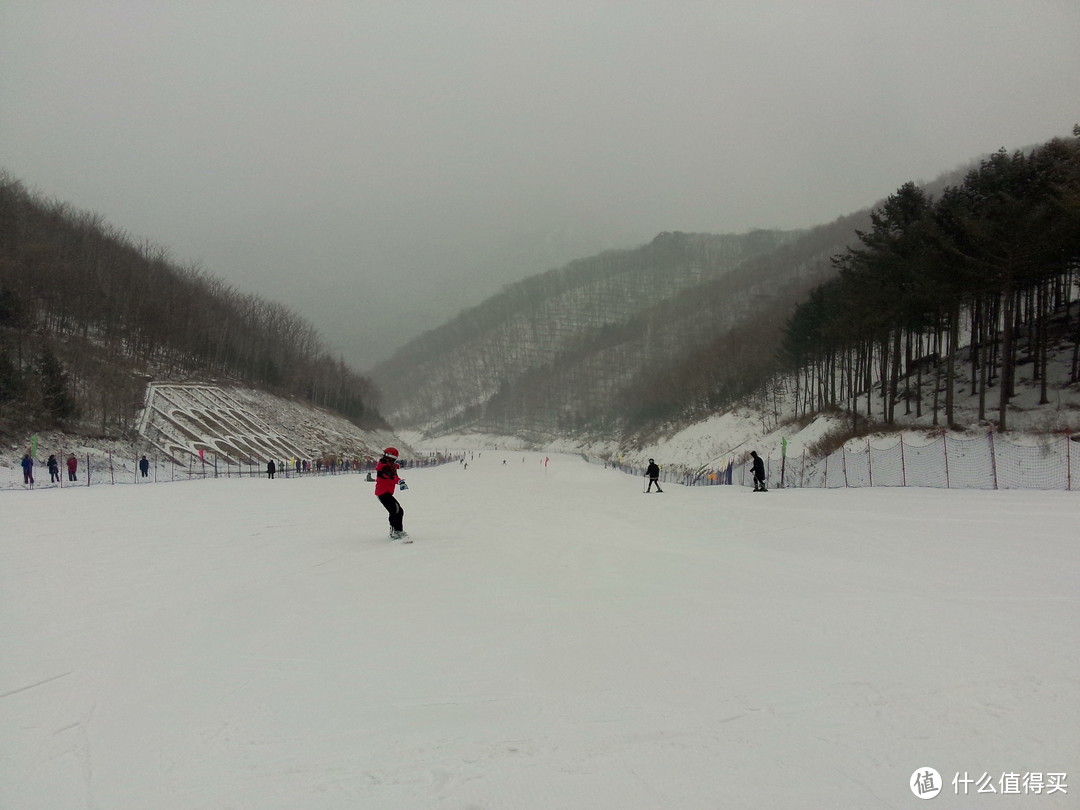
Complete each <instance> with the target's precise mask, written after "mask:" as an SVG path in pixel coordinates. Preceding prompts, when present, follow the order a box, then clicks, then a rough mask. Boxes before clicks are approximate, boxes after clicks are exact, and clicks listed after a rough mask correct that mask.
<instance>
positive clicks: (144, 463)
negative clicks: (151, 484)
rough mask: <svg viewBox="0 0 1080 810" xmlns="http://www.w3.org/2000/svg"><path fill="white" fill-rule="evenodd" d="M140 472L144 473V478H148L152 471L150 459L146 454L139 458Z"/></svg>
mask: <svg viewBox="0 0 1080 810" xmlns="http://www.w3.org/2000/svg"><path fill="white" fill-rule="evenodd" d="M139 472H141V473H142V477H143V478H146V477H147V476H148V475H149V473H150V461H149V459H147V458H146V456H143V457H142V458H141V459H139Z"/></svg>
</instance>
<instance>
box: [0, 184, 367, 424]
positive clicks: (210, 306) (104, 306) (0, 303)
mask: <svg viewBox="0 0 1080 810" xmlns="http://www.w3.org/2000/svg"><path fill="white" fill-rule="evenodd" d="M208 377H212V378H222V379H225V380H228V381H235V382H240V383H244V384H250V385H253V386H256V387H260V388H264V389H266V390H270V391H272V392H275V393H279V394H282V395H286V396H297V397H300V398H303V399H306V400H308V401H309V402H311V403H312V404H314V405H317V406H320V407H325V408H329V409H332V410H334V411H337V412H338V413H341V414H343V415H345V416H346V417H348V418H350V419H352V420H353V421H355V422H356V423H357V424H359V425H360V426H362V427H381V426H384V425H385V423H384V421H383V420H382V418H381V416H380V415H379V413H378V411H377V392H376V390H375V387H374V385H373V384H372V383H371V382H370V380H369V379H367V378H366V377H364V376H361V375H359V374H357V373H356V372H354V371H352V370H351V369H350V368H349V367H348V366H346V365H345V363H344V361H343V360H342V359H341V358H340V357H335V356H333V354H332V353H331V352H329V351H328V350H327V349H326V347H325V346H324V345H323V343H322V340H321V338H320V336H319V334H318V332H317V331H316V330H315V328H314V327H313V326H312V325H311V324H310V323H308V322H307V321H305V320H304V319H303V318H301V317H300V316H298V315H297V314H296V313H295V312H293V311H292V310H291V309H289V308H288V307H286V306H284V305H282V304H279V303H275V302H272V301H268V300H266V299H263V298H261V297H260V296H258V295H253V294H249V293H242V292H240V291H238V290H237V289H235V288H234V287H232V286H230V285H228V284H226V283H225V282H223V281H221V280H220V279H217V278H215V277H213V276H212V275H210V274H209V273H207V272H205V271H203V270H202V269H200V268H199V267H197V266H183V265H180V264H178V263H176V262H175V261H173V260H172V259H171V258H170V256H169V254H168V252H167V251H166V250H165V249H163V248H161V247H158V246H154V245H152V244H149V243H147V242H139V241H136V240H133V239H132V238H131V237H129V236H128V235H127V234H125V233H123V232H122V231H119V230H117V229H115V228H113V227H111V226H109V225H107V224H106V223H105V222H104V221H103V220H102V218H101V217H100V216H98V215H95V214H91V213H87V212H82V211H78V210H75V209H74V208H72V207H71V206H69V205H67V204H65V203H62V202H55V201H50V200H45V199H42V198H40V197H39V196H38V195H35V194H33V193H31V192H29V191H28V190H27V189H26V188H25V187H24V186H23V185H22V184H21V183H20V182H18V181H17V180H15V179H13V178H11V177H10V176H8V175H6V174H0V417H3V418H5V419H7V420H8V421H9V422H10V421H11V420H13V419H17V418H18V417H19V415H21V419H19V421H26V420H29V421H30V422H32V423H34V424H37V425H40V426H45V427H49V426H53V425H56V424H63V423H65V422H69V421H71V420H76V419H78V420H80V421H81V422H82V423H84V424H86V425H87V426H91V425H92V426H95V427H97V428H98V429H100V430H101V431H102V432H104V433H107V434H108V433H112V432H115V431H117V430H119V431H123V430H124V429H126V428H127V427H129V426H130V424H131V420H132V418H133V416H134V413H135V411H136V410H137V408H138V407H140V406H141V404H142V403H141V399H140V396H141V392H142V390H143V388H144V386H145V382H146V381H147V379H151V378H157V379H173V380H176V379H190V378H208Z"/></svg>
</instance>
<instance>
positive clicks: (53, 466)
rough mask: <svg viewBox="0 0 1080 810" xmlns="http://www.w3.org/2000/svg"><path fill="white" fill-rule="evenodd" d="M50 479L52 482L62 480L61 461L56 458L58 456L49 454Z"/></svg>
mask: <svg viewBox="0 0 1080 810" xmlns="http://www.w3.org/2000/svg"><path fill="white" fill-rule="evenodd" d="M47 463H48V465H49V481H50V482H51V483H54V484H56V483H59V482H60V462H59V461H57V460H56V456H49V461H48V462H47Z"/></svg>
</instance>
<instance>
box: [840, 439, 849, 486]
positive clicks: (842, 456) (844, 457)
mask: <svg viewBox="0 0 1080 810" xmlns="http://www.w3.org/2000/svg"><path fill="white" fill-rule="evenodd" d="M840 467H841V468H842V469H843V470H844V486H845V487H847V486H848V480H847V448H846V447H841V448H840Z"/></svg>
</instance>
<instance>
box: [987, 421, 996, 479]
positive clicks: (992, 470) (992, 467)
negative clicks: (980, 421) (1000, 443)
mask: <svg viewBox="0 0 1080 810" xmlns="http://www.w3.org/2000/svg"><path fill="white" fill-rule="evenodd" d="M986 435H987V437H988V438H989V439H990V474H991V475H992V476H993V478H994V489H997V488H998V480H997V456H996V455H995V454H994V431H992V430H988V431H986Z"/></svg>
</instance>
